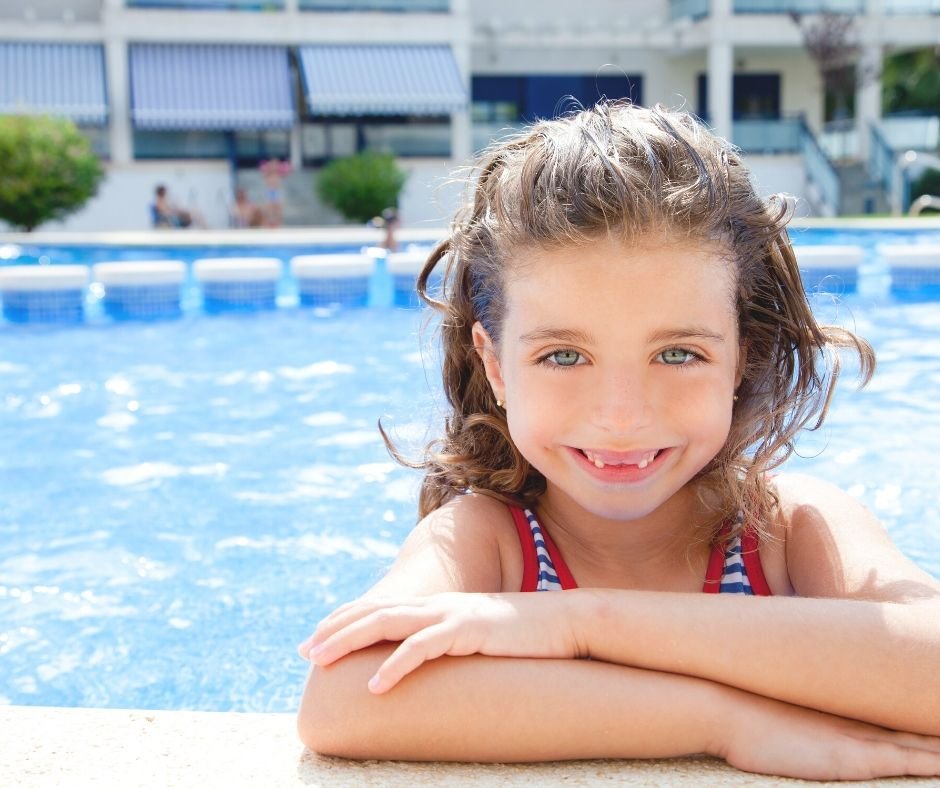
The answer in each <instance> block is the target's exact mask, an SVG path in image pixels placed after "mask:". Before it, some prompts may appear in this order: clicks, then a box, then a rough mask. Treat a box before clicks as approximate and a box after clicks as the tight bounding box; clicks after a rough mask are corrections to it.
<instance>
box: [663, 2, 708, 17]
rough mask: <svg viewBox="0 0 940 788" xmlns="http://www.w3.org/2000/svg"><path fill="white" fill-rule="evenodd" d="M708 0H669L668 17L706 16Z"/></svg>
mask: <svg viewBox="0 0 940 788" xmlns="http://www.w3.org/2000/svg"><path fill="white" fill-rule="evenodd" d="M708 12H709V4H708V0H669V18H670V19H683V18H685V17H690V18H691V19H701V18H702V17H706V16H708Z"/></svg>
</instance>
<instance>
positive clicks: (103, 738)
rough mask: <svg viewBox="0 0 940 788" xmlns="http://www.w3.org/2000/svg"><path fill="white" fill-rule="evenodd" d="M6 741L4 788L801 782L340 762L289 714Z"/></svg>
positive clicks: (120, 717)
mask: <svg viewBox="0 0 940 788" xmlns="http://www.w3.org/2000/svg"><path fill="white" fill-rule="evenodd" d="M0 741H3V742H4V745H3V749H4V758H2V759H0V784H2V785H4V786H6V787H8V788H12V786H39V785H96V784H102V785H104V784H107V785H128V786H130V785H133V786H177V785H179V786H189V785H224V786H226V788H237V787H238V786H249V785H251V786H254V785H264V786H300V785H330V786H334V785H336V786H342V785H349V786H357V787H361V788H369V786H383V787H384V786H390V787H391V788H394V787H395V786H402V788H404V787H405V786H408V788H412V787H413V786H417V785H442V784H449V785H458V784H459V785H467V786H500V788H505V787H506V786H514V785H518V786H523V785H532V784H542V785H554V784H564V785H567V786H594V785H626V786H630V785H662V786H672V785H683V786H700V785H716V784H721V785H730V786H734V785H768V786H771V785H793V784H800V783H803V781H802V780H783V779H775V778H769V777H762V776H760V775H753V774H745V773H743V772H739V771H736V770H734V769H731V768H730V767H728V766H726V765H725V764H723V763H722V762H720V761H718V760H715V759H712V758H679V759H673V760H668V761H578V762H573V763H572V762H568V763H550V764H515V765H509V764H448V763H395V762H381V761H345V760H342V759H336V758H324V757H321V756H318V755H316V754H314V753H311V752H310V751H308V750H305V749H304V747H303V746H302V745H301V744H300V742H299V741H298V739H297V736H296V732H295V726H294V715H293V714H283V713H281V714H274V713H272V714H244V713H234V712H190V711H145V710H139V709H81V708H53V707H40V706H0ZM892 782H894V780H887V781H885V780H880V781H878V782H877V783H874V782H873V783H853V784H854V785H876V784H877V785H879V786H881V785H885V784H888V783H892ZM804 784H807V785H809V784H810V783H804ZM898 784H899V785H900V784H902V782H901V781H898ZM937 784H938V781H937V780H916V779H915V780H911V779H905V780H903V785H905V786H915V785H925V786H926V785H934V786H936V785H937ZM812 785H839V784H838V783H812Z"/></svg>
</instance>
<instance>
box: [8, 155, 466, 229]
mask: <svg viewBox="0 0 940 788" xmlns="http://www.w3.org/2000/svg"><path fill="white" fill-rule="evenodd" d="M400 164H401V166H402V168H403V169H404V170H406V171H407V172H408V180H407V181H406V182H405V188H404V191H403V192H402V197H401V202H400V206H399V208H400V212H401V216H402V221H403V224H404V226H405V227H409V228H419V227H441V226H444V225H446V224H447V223H448V222H449V221H450V217H451V216H452V215H453V212H454V211H455V210H456V208H457V206H458V204H459V201H460V198H461V195H462V184H461V183H458V182H454V180H453V177H454V167H453V165H452V164H451V162H450V161H449V160H447V159H415V160H407V159H405V160H402V161H401V162H400ZM238 182H239V184H240V185H242V186H244V187H245V188H247V190H248V192H249V196H250V198H251V199H252V200H253V201H255V202H263V201H264V199H265V189H264V185H263V183H262V182H261V178H260V176H259V175H258V174H257V172H256V171H254V170H250V171H242V172H240V173H239V177H238ZM158 183H162V184H165V185H166V187H167V188H168V190H169V192H170V196H171V197H172V199H173V200H174V202H175V203H176V204H177V205H179V206H180V207H183V208H186V209H187V210H190V211H196V212H198V213H199V215H200V216H201V217H203V219H204V220H205V223H206V225H207V226H208V227H209V228H213V229H217V228H225V227H228V226H229V206H230V205H231V203H232V196H233V191H232V181H231V176H230V174H229V169H228V165H227V164H226V163H225V162H222V161H162V162H136V163H134V164H129V165H124V166H110V167H108V168H107V174H106V177H105V180H104V181H103V182H102V184H101V187H100V188H99V190H98V194H97V195H96V196H95V197H94V198H93V199H92V200H91V201H90V202H89V203H88V204H87V205H86V206H85V207H84V208H83V209H82V210H80V211H78V212H77V213H75V214H72V215H71V216H69V217H67V218H66V219H65V220H64V221H60V222H48V223H46V224H44V225H43V226H42V229H43V230H50V231H67V232H73V231H75V232H106V231H110V230H146V229H149V228H150V226H151V218H150V205H151V203H152V202H153V190H154V187H155V186H156V185H157V184H158ZM284 194H285V200H284V220H285V224H286V225H287V226H294V227H310V226H316V225H335V224H345V223H346V222H345V221H344V220H343V218H342V217H341V216H340V215H339V214H337V213H336V212H335V211H333V210H332V209H330V208H329V207H327V206H325V205H323V204H322V203H321V202H320V200H319V198H318V197H317V196H316V193H315V188H314V173H313V171H312V170H303V171H300V172H293V173H291V175H290V176H289V177H288V178H287V181H286V183H285V188H284ZM3 229H8V228H6V227H5V226H4V224H3V222H0V230H3Z"/></svg>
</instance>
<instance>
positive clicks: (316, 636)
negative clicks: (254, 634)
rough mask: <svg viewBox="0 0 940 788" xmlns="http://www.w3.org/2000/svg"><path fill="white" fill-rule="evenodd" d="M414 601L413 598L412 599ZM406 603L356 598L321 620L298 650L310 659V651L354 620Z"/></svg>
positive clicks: (302, 655)
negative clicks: (383, 607) (385, 607)
mask: <svg viewBox="0 0 940 788" xmlns="http://www.w3.org/2000/svg"><path fill="white" fill-rule="evenodd" d="M412 601H413V600H412ZM402 604H404V600H392V599H390V598H382V597H375V598H373V599H355V600H353V601H352V602H346V603H345V604H343V605H340V606H339V607H338V608H336V610H334V611H333V612H332V613H330V614H329V615H328V616H327V617H326V618H324V619H323V620H321V621H320V622H319V623H318V624H317V626H316V628H315V629H314V630H313V633H312V634H311V635H310V637H308V638H307V639H306V640H304V641H303V642H301V643H300V644H299V645H298V646H297V651H298V653H299V654H300V656H301V657H303V658H304V659H310V651H311V650H312V649H313V648H314V647H316V646H317V645H319V644H320V643H323V642H324V641H326V640H327V639H329V638H330V637H331V636H332V635H333V634H335V633H336V632H338V631H340V630H341V629H343V628H344V627H346V626H348V625H349V624H350V623H352V622H353V621H357V620H358V619H360V618H362V617H364V616H367V615H369V614H370V613H373V612H374V611H375V610H377V609H379V608H380V607H382V606H383V605H384V606H395V605H402Z"/></svg>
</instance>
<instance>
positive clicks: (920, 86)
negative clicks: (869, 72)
mask: <svg viewBox="0 0 940 788" xmlns="http://www.w3.org/2000/svg"><path fill="white" fill-rule="evenodd" d="M882 82H883V83H884V93H883V105H882V109H883V111H884V113H885V114H886V115H889V114H891V113H893V112H911V111H913V112H918V111H921V112H927V113H929V114H931V115H936V114H937V112H940V48H934V47H930V48H927V49H916V50H914V51H912V52H898V53H896V54H894V55H890V56H888V57H886V58H885V66H884V76H883V77H882Z"/></svg>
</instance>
